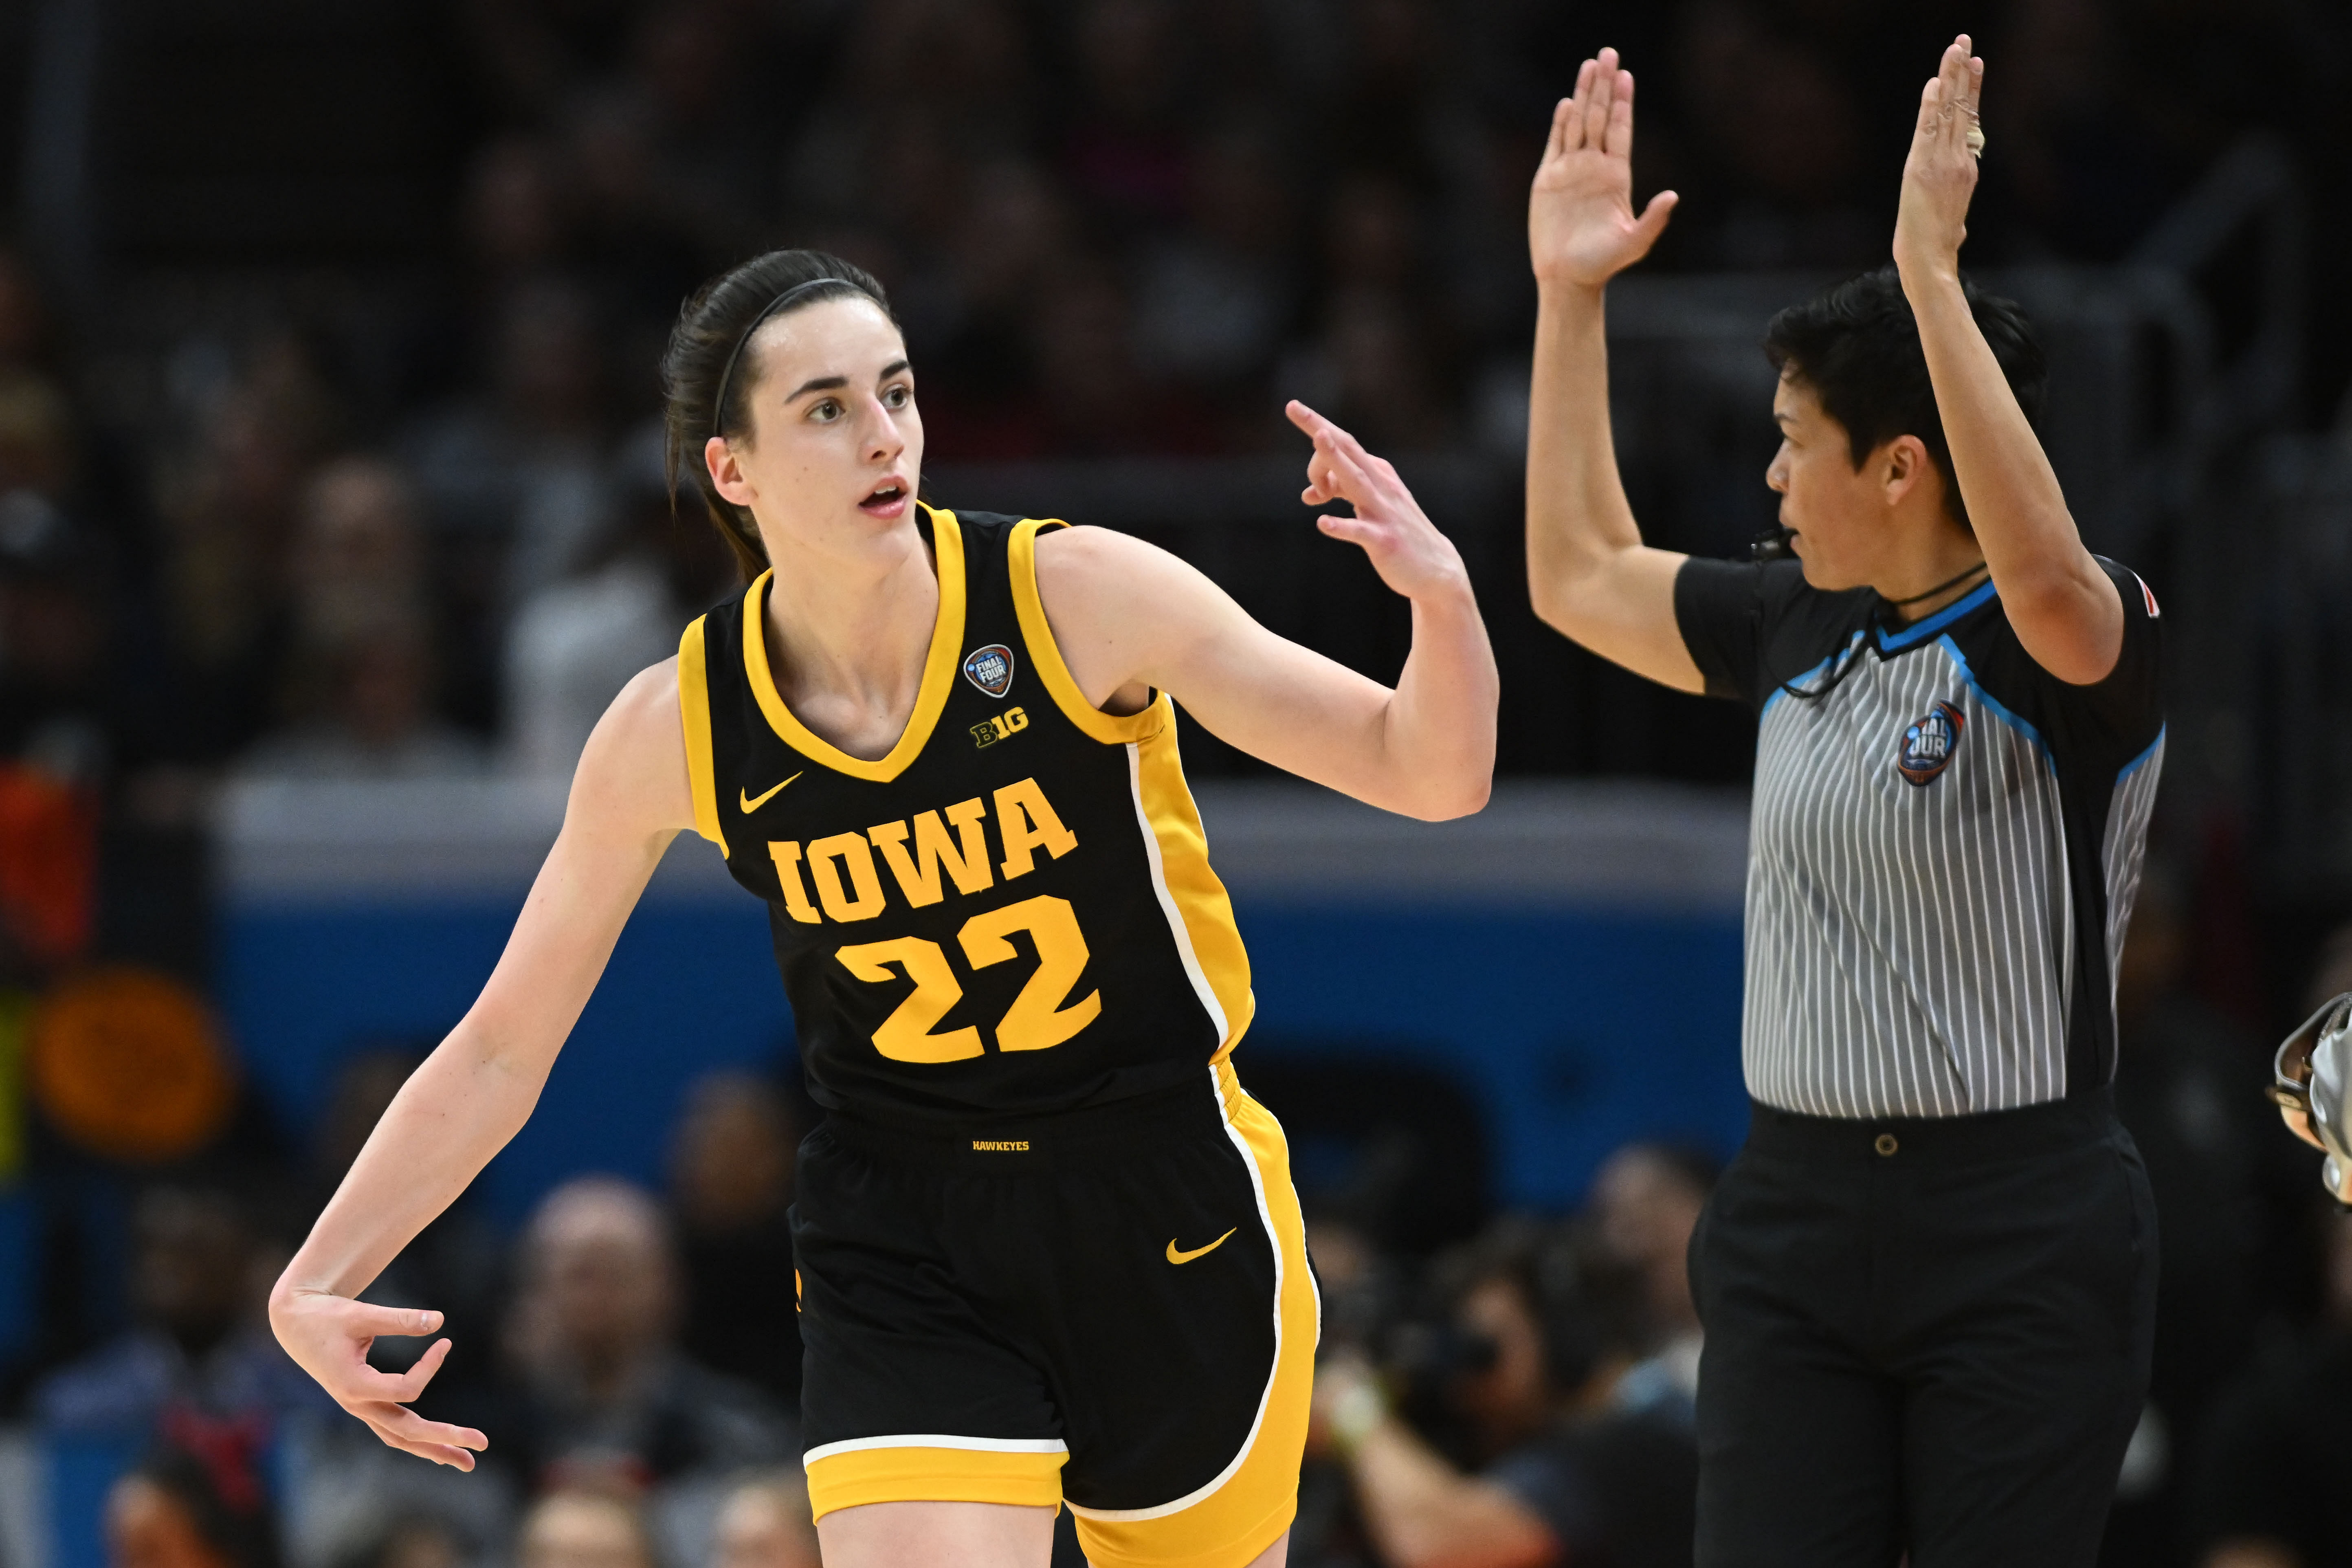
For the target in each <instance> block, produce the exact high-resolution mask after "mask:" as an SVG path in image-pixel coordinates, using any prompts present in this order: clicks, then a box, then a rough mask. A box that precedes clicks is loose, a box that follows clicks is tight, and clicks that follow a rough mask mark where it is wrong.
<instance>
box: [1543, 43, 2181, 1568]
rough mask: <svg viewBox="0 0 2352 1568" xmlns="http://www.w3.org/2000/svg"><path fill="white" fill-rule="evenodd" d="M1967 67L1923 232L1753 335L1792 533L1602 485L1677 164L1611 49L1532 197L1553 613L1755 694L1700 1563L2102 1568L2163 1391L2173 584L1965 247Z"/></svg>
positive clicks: (1925, 136) (1945, 126)
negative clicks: (2152, 901) (2154, 885)
mask: <svg viewBox="0 0 2352 1568" xmlns="http://www.w3.org/2000/svg"><path fill="white" fill-rule="evenodd" d="M1982 78H1983V65H1982V62H1980V61H1979V60H1977V59H1975V58H1971V57H1970V54H1969V40H1968V38H1967V37H1965V36H1963V37H1961V38H1960V39H1959V40H1958V42H1956V43H1955V44H1954V45H1953V46H1952V47H1950V48H1949V49H1948V50H1947V51H1946V52H1945V55H1944V58H1943V61H1942V64H1941V67H1940V68H1939V70H1938V73H1937V78H1936V79H1934V80H1933V81H1930V82H1929V83H1928V84H1927V89H1926V90H1925V91H1924V92H1923V94H1922V95H1921V102H1920V113H1919V121H1918V126H1917V130H1916V133H1915V136H1914V140H1913V142H1912V145H1911V152H1910V156H1909V159H1908V161H1907V163H1906V165H1905V168H1904V174H1903V191H1902V202H1901V207H1900V214H1899V216H1898V217H1897V219H1896V223H1895V247H1894V249H1895V266H1894V267H1892V268H1885V269H1882V270H1881V271H1878V272H1875V273H1872V274H1869V275H1866V276H1864V277H1862V278H1858V279H1854V280H1853V281H1851V282H1848V283H1844V284H1842V285H1840V286H1838V287H1836V288H1834V289H1830V290H1828V291H1827V292H1826V293H1824V294H1822V296H1820V297H1819V298H1817V299H1815V300H1811V301H1810V302H1808V303H1806V304H1803V305H1800V306H1797V307H1795V308H1793V309H1791V310H1785V311H1783V312H1781V314H1780V316H1779V317H1778V318H1776V319H1775V320H1774V321H1773V322H1772V324H1771V327H1770V329H1769V335H1768V338H1767V349H1768V352H1769V354H1770V356H1771V359H1772V361H1773V363H1775V364H1776V365H1777V366H1778V367H1779V369H1780V387H1779V390H1778V392H1777V394H1776V395H1775V396H1774V398H1773V404H1772V411H1773V415H1774V417H1775V418H1776V420H1777V421H1778V422H1779V425H1780V433H1781V437H1782V440H1781V446H1780V452H1779V454H1778V455H1777V456H1776V457H1775V458H1773V461H1772V466H1771V468H1770V469H1769V472H1768V473H1767V474H1766V476H1765V478H1766V482H1767V483H1768V484H1769V485H1770V486H1771V488H1772V489H1774V490H1776V491H1778V492H1779V493H1780V498H1781V499H1780V522H1781V525H1782V528H1783V530H1784V531H1785V533H1784V535H1783V538H1784V540H1785V542H1786V543H1787V545H1788V547H1789V549H1790V551H1792V552H1793V555H1794V559H1793V560H1784V561H1777V562H1771V563H1760V564H1745V563H1743V564H1733V563H1727V562H1715V561H1699V560H1690V559H1686V558H1685V557H1684V556H1681V555H1677V554H1674V553H1671V552H1666V551H1662V550H1653V549H1649V548H1646V547H1645V546H1643V543H1642V537H1641V533H1640V531H1639V530H1638V528H1637V527H1636V525H1635V523H1634V521H1633V514H1632V511H1631V509H1630V508H1629V506H1628V504H1627V501H1626V499H1625V493H1624V489H1623V487H1622V484H1621V483H1620V481H1619V479H1618V475H1617V469H1616V463H1615V459H1614V457H1613V455H1612V450H1611V437H1610V429H1609V395H1608V370H1607V360H1606V351H1605V342H1604V336H1603V327H1602V309H1601V300H1602V289H1603V286H1604V285H1605V284H1606V283H1607V281H1608V279H1610V278H1611V277H1612V275H1614V274H1615V273H1617V272H1618V271H1620V270H1622V268H1625V267H1628V266H1630V265H1631V264H1633V262H1634V261H1637V260H1639V259H1640V258H1641V257H1642V256H1643V254H1644V253H1645V252H1646V251H1647V250H1648V249H1649V247H1650V246H1651V244H1652V242H1653V241H1654V240H1655V239H1656V237H1657V236H1658V234H1659V232H1660V231H1661V230H1662V229H1663V228H1664V226H1665V222H1666V218H1667V215H1668V214H1669V212H1670V211H1671V210H1672V208H1673V206H1674V204H1675V197H1674V195H1672V194H1671V193H1662V194H1660V195H1657V196H1655V197H1654V198H1653V199H1652V201H1651V202H1650V204H1649V205H1648V206H1647V208H1646V209H1644V210H1643V212H1642V213H1641V214H1639V215H1638V216H1637V215H1636V214H1635V213H1634V211H1633V205H1632V202H1631V193H1632V182H1631V174H1630V169H1629V164H1628V153H1629V152H1630V149H1631V145H1632V141H1633V78H1632V76H1631V75H1630V74H1628V73H1626V72H1624V71H1622V70H1620V69H1619V68H1617V63H1616V57H1615V54H1614V52H1613V51H1610V50H1603V51H1602V52H1601V56H1600V58H1598V59H1595V60H1588V61H1586V62H1585V63H1584V67H1583V68H1582V70H1581V71H1580V73H1579V75H1578V78H1577V91H1576V96H1575V98H1574V99H1572V100H1569V101H1567V102H1564V103H1562V104H1561V105H1560V106H1559V111H1558V113H1557V115H1556V116H1555V118H1554V121H1553V124H1552V132H1551V139H1550V142H1549V147H1548V148H1547V150H1546V153H1545V155H1544V160H1543V164H1542V167H1541V169H1540V170H1539V171H1538V174H1537V175H1536V180H1535V187H1534V192H1533V195H1532V198H1531V203H1530V210H1529V215H1528V231H1529V239H1530V244H1531V247H1532V249H1533V255H1534V264H1535V272H1536V277H1537V279H1538V284H1539V287H1540V293H1541V307H1540V312H1539V315H1538V324H1537V329H1536V333H1537V335H1536V351H1535V375H1534V393H1533V399H1534V403H1533V410H1532V417H1531V420H1530V426H1529V437H1528V577H1529V582H1530V584H1531V586H1532V593H1533V596H1534V600H1535V606H1536V610H1537V612H1538V614H1539V615H1540V616H1542V617H1543V618H1544V619H1545V620H1546V621H1548V622H1549V623H1550V624H1551V625H1552V626H1555V627H1557V628H1559V630H1560V631H1562V632H1564V633H1566V634H1567V635H1568V636H1569V637H1573V638H1574V639H1575V640H1576V641H1578V642H1580V643H1581V644H1583V645H1584V646H1585V647H1589V648H1591V649H1592V650H1593V651H1595V652H1596V653H1599V654H1601V655H1602V656H1603V657H1604V658H1610V659H1613V660H1615V661H1616V662H1617V663H1619V664H1622V665H1623V666H1625V667H1626V668H1629V669H1632V670H1634V671H1636V672H1638V673H1640V674H1643V675H1645V676H1647V677H1649V678H1650V679H1654V680H1656V681H1659V682H1662V683H1663V684H1664V685H1667V686H1671V687H1674V688H1675V689H1679V690H1685V691H1705V692H1706V693H1708V694H1710V695H1713V696H1718V697H1727V698H1734V699H1737V700H1740V701H1744V702H1746V703H1747V704H1748V706H1749V707H1750V708H1751V709H1753V710H1755V711H1756V712H1757V713H1758V714H1759V735H1758V741H1757V758H1756V787H1755V805H1754V820H1753V824H1752V827H1751V837H1750V843H1749V850H1748V916H1747V929H1748V935H1747V943H1748V958H1747V1003H1746V1019H1745V1024H1744V1026H1743V1041H1742V1057H1743V1060H1744V1064H1745V1068H1746V1072H1747V1079H1748V1092H1749V1095H1750V1097H1751V1098H1752V1100H1753V1101H1754V1112H1753V1118H1752V1122H1751V1127H1750V1131H1749V1134H1748V1144H1747V1147H1746V1149H1745V1150H1744V1151H1743V1152H1741V1154H1740V1156H1739V1158H1738V1161H1737V1162H1736V1163H1734V1164H1733V1165H1732V1167H1731V1169H1730V1170H1729V1171H1728V1172H1727V1173H1726V1174H1725V1176H1724V1178H1723V1181H1722V1183H1721V1184H1720V1185H1719V1186H1718V1187H1717V1190H1716V1193H1715V1195H1714V1197H1713V1199H1712V1200H1711V1201H1710V1203H1709V1204H1708V1206H1707V1209H1706V1213H1705V1215H1703V1217H1702V1218H1701V1220H1700V1222H1699V1227H1698V1230H1697V1231H1696V1234H1695V1236H1694V1237H1693V1240H1692V1246H1691V1255H1690V1257H1691V1269H1692V1284H1693V1289H1694V1291H1695V1293H1696V1300H1697V1302H1698V1307H1699V1312H1700V1316H1701V1319H1702V1321H1703V1322H1704V1324H1705V1327H1706V1352H1705V1355H1704V1358H1703V1360H1702V1363H1701V1367H1700V1373H1699V1390H1698V1438H1699V1456H1700V1481H1699V1508H1698V1540H1697V1561H1698V1563H1700V1564H1701V1568H1730V1565H1735V1564H1737V1565H1740V1568H1748V1565H1756V1568H1762V1565H1765V1564H1788V1565H1790V1568H1796V1565H1799V1564H1801V1565H1803V1568H1845V1565H1848V1564H1852V1565H1853V1568H1864V1565H1868V1568H1893V1565H1894V1564H1895V1563H1898V1562H1899V1561H1901V1560H1902V1559H1903V1558H1904V1556H1905V1554H1906V1553H1907V1554H1908V1557H1909V1562H1910V1563H1911V1564H1912V1568H1981V1565H1984V1564H1991V1563H1999V1564H2002V1565H2003V1568H2020V1565H2027V1564H2087V1563H2091V1562H2092V1561H2093V1560H2094V1559H2095V1556H2096V1554H2097V1550H2098V1542H2099V1535H2100V1530H2101V1527H2102V1525H2103V1523H2104V1521H2105V1515H2106V1510H2107V1505H2108V1502H2109V1500H2110V1496H2111V1493H2112V1491H2113V1489H2114V1486H2115V1480H2116V1470H2117V1468H2118V1466H2119V1464H2120V1463H2121V1460H2122V1458H2123V1453H2124V1448H2125V1446H2126V1443H2127V1441H2128V1440H2129V1438H2130V1436H2131V1432H2132V1429H2133V1426H2134V1424H2135V1423H2136V1421H2137V1418H2138V1415H2139V1412H2140V1407H2141V1403H2142V1400H2143V1397H2144V1395H2145V1393H2146V1390H2147V1369H2148V1352H2149V1342H2150V1336H2151V1332H2152V1329H2153V1316H2154V1293H2155V1286H2156V1215H2155V1211H2154V1206H2153V1204H2152V1201H2151V1199H2150V1197H2149V1194H2148V1186H2147V1178H2146V1175H2145V1174H2144V1173H2143V1171H2142V1169H2141V1165H2140V1162H2139V1157H2138V1154H2137V1152H2136V1151H2135V1150H2134V1149H2133V1147H2132V1143H2131V1140H2130V1139H2129V1137H2128V1136H2126V1133H2125V1132H2124V1131H2123V1129H2122V1128H2121V1126H2120V1125H2118V1124H2117V1122H2116V1117H2115V1110H2114V1105H2113V1100H2112V1096H2111V1090H2110V1088H2109V1084H2110V1082H2111V1080H2112V1079H2113V1078H2114V1076H2115V1068H2116V1025H2115V1009H2114V1001H2113V996H2114V966H2115V959H2116V950H2117V947H2118V945H2119V944H2120V942H2121V939H2122V934H2123V930H2124V925H2125V922H2126V917H2127V915H2128V913H2129V911H2130V906H2131V900H2132V894H2133V892H2134V889H2135V887H2136V884H2137V879H2138V876H2139V867H2140V858H2141V851H2142V847H2143V844H2144V841H2145V838H2146V835H2147V817H2148V811H2149V808H2150V805H2151V804H2152V802H2153V798H2154V795H2155V793H2156V781H2157V774H2158V767H2159V765H2160V762H2161V758H2162V754H2163V720H2162V715H2161V713H2160V712H2159V710H2158V696H2157V665H2158V619H2157V614H2158V612H2157V605H2156V600H2155V597H2154V595H2151V594H2149V593H2148V591H2147V588H2146V587H2145V586H2143V585H2142V584H2141V583H2140V581H2139V580H2138V579H2137V577H2135V576H2134V575H2133V574H2131V573H2130V572H2128V571H2126V570H2125V569H2124V568H2122V567H2120V566H2116V565H2115V564H2113V563H2108V562H2105V561H2101V560H2098V559H2096V558H2095V557H2094V556H2092V555H2091V554H2090V553H2089V552H2086V551H2085V550H2084V548H2083V544H2082V542H2081V540H2080V539H2079V538H2078V537H2077V536H2076V533H2075V531H2074V521H2073V519H2072V518H2070V517H2069V516H2068V515H2067V511H2066V504H2065V500H2064V498H2063V496H2062V495H2061V494H2060V492H2059V489H2058V483H2057V480H2056V479H2055V477H2054V476H2053V474H2052V472H2051V468H2050V465H2049V462H2048V461H2047V460H2046V459H2045V458H2044V457H2043V456H2042V448H2041V446H2040V444H2039V443H2038V442H2037V440H2036V439H2035V437H2034V434H2033V429H2032V424H2031V423H2030V411H2031V410H2032V408H2033V407H2034V406H2035V405H2037V404H2038V403H2039V401H2040V396H2041V391H2042V356H2041V353H2040V352H2039V350H2038V349H2037V348H2036V347H2035V345H2034V342H2033V339H2032V334H2031V331H2030V330H2029V328H2028V327H2027V324H2026V322H2025V321H2024V319H2023V318H2022V317H2021V315H2020V314H2019V312H2018V311H2017V310H2016V308H2015V307H2014V306H2012V305H2010V304H2009V303H2007V302H2006V301H2003V300H1992V299H1989V298H1985V297H1982V296H1979V295H1978V294H1977V293H1976V292H1975V291H1974V290H1973V289H1970V288H1969V286H1968V285H1967V284H1965V283H1964V282H1963V281H1962V280H1961V278H1960V275H1959V270H1958V252H1959V247H1960V242H1961V240H1962V238H1963V237H1964V235H1965V232H1966V229H1965V220H1966V216H1967V213H1968V206H1969V195H1970V194H1971V193H1972V191H1973V190H1974V188H1975V184H1976V162H1975V157H1976V154H1977V153H1978V152H1979V151H1980V150H1981V149H1982V147H1983V145H1984V139H1983V137H1982V135H1981V133H1980V132H1979V131H1978V129H1977V116H1976V103H1977V95H1978V90H1979V86H1980V84H1981V81H1982ZM1964 502H1965V504H1964Z"/></svg>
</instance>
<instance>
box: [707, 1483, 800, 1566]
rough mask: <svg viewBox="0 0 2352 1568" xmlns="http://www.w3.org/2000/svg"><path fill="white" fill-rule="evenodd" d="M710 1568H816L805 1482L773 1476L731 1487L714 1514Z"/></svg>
mask: <svg viewBox="0 0 2352 1568" xmlns="http://www.w3.org/2000/svg"><path fill="white" fill-rule="evenodd" d="M716 1544H717V1550H716V1551H715V1552H713V1553H712V1554H711V1562H710V1568H818V1556H817V1542H816V1524H815V1522H814V1521H812V1520H811V1519H810V1518H809V1495H808V1478H807V1476H805V1475H804V1474H803V1473H802V1472H801V1471H800V1470H798V1469H788V1470H774V1471H771V1472H769V1473H768V1474H765V1475H761V1476H756V1477H754V1478H752V1479H749V1480H745V1481H741V1482H739V1483H737V1485H736V1486H735V1488H734V1489H733V1490H731V1491H730V1492H729V1493H728V1494H727V1501H726V1503H725V1505H724V1506H723V1507H721V1508H720V1509H719V1531H718V1541H717V1543H716Z"/></svg>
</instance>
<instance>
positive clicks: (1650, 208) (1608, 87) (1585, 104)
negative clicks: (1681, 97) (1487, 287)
mask: <svg viewBox="0 0 2352 1568" xmlns="http://www.w3.org/2000/svg"><path fill="white" fill-rule="evenodd" d="M1679 199H1680V198H1679V197H1677V196H1676V195H1675V193H1674V192H1672V191H1660V192H1659V193H1658V194H1657V195H1654V196H1652V197H1651V198H1650V202H1649V205H1647V206H1645V207H1643V209H1642V211H1641V214H1640V216H1635V214H1634V212H1633V72H1632V71H1629V70H1622V69H1620V68H1618V65H1617V51H1616V50H1615V49H1603V50H1601V54H1600V56H1599V58H1595V59H1589V60H1587V61H1585V62H1584V64H1583V65H1582V66H1581V67H1580V68H1579V69H1578V71H1577V73H1576V96H1575V97H1574V98H1564V99H1562V100H1560V101H1559V108H1558V109H1556V110H1553V111H1552V117H1551V137H1550V140H1549V142H1546V144H1545V146H1544V157H1543V163H1541V164H1540V165H1538V167H1537V169H1536V180H1535V187H1534V189H1533V190H1531V191H1530V192H1529V193H1528V256H1529V258H1530V260H1531V261H1532V262H1533V264H1534V267H1535V273H1536V277H1537V278H1538V279H1539V280H1540V281H1542V282H1546V283H1573V284H1579V285H1581V286H1582V287H1584V288H1588V289H1598V288H1600V287H1601V285H1602V284H1604V283H1606V282H1608V281H1609V279H1612V278H1613V277H1615V276H1616V275H1617V274H1618V273H1620V272H1622V271H1623V270H1624V269H1625V268H1628V267H1631V266H1633V263H1635V262H1636V261H1639V260H1641V259H1642V258H1643V257H1644V256H1646V255H1648V254H1649V252H1650V247H1651V246H1653V245H1655V244H1656V243H1657V240H1658V236H1659V235H1661V234H1664V232H1665V228H1666V219H1667V217H1668V216H1671V215H1672V214H1673V212H1674V210H1675V202H1676V201H1678V200H1679Z"/></svg>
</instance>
